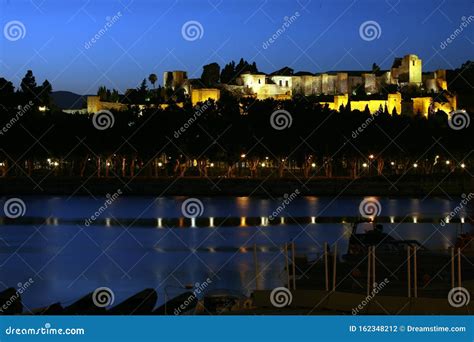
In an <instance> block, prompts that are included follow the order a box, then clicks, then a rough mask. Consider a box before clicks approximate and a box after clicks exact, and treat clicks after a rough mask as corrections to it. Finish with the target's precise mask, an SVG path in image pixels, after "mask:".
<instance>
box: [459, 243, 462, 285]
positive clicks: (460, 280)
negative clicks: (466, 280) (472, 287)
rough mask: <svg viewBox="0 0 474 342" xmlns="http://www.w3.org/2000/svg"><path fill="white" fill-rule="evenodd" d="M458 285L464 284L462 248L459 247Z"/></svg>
mask: <svg viewBox="0 0 474 342" xmlns="http://www.w3.org/2000/svg"><path fill="white" fill-rule="evenodd" d="M458 286H459V287H461V286H462V279H461V248H459V247H458Z"/></svg>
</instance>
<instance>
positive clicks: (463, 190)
mask: <svg viewBox="0 0 474 342" xmlns="http://www.w3.org/2000/svg"><path fill="white" fill-rule="evenodd" d="M399 177H400V176H396V175H395V176H390V177H387V178H385V177H371V178H358V179H351V178H331V179H327V178H316V179H311V180H304V179H300V180H297V179H296V178H293V179H276V178H268V179H264V178H258V179H248V178H231V179H229V178H141V177H137V178H134V179H132V180H130V179H128V178H89V179H88V178H78V177H48V178H46V179H43V178H41V177H38V178H36V177H34V178H28V177H9V178H1V179H0V195H86V196H88V195H106V194H113V193H115V192H117V191H118V190H119V189H120V191H121V192H122V194H123V195H127V196H135V195H136V196H191V195H193V196H255V197H262V196H263V197H270V196H282V195H285V194H288V195H290V194H291V193H294V192H295V191H297V190H298V192H299V195H303V196H307V195H313V196H337V195H344V196H390V197H392V196H393V197H397V196H414V197H424V196H430V197H432V196H442V197H446V196H459V195H462V194H469V193H470V192H474V178H471V177H469V176H464V175H450V176H448V177H446V175H433V176H417V175H410V176H404V177H403V178H402V179H399ZM305 182H306V184H305ZM390 182H391V183H392V184H395V186H392V185H391V183H390ZM37 184H39V186H37Z"/></svg>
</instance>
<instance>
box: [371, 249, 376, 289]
mask: <svg viewBox="0 0 474 342" xmlns="http://www.w3.org/2000/svg"><path fill="white" fill-rule="evenodd" d="M371 284H372V290H373V289H374V288H375V246H372V283H371Z"/></svg>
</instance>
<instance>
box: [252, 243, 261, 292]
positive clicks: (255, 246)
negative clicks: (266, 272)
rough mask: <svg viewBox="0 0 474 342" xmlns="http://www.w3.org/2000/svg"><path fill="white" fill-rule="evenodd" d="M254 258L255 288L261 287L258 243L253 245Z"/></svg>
mask: <svg viewBox="0 0 474 342" xmlns="http://www.w3.org/2000/svg"><path fill="white" fill-rule="evenodd" d="M253 260H254V263H255V290H259V289H260V286H259V285H260V284H259V277H258V275H259V270H258V259H257V244H254V245H253Z"/></svg>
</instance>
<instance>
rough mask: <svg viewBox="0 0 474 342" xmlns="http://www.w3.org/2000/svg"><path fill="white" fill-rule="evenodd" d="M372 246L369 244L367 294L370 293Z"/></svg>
mask: <svg viewBox="0 0 474 342" xmlns="http://www.w3.org/2000/svg"><path fill="white" fill-rule="evenodd" d="M371 254H372V246H369V249H368V250H367V296H368V295H369V294H370V274H371V273H372V271H371V267H372V258H371Z"/></svg>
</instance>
